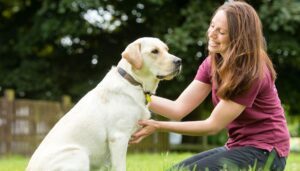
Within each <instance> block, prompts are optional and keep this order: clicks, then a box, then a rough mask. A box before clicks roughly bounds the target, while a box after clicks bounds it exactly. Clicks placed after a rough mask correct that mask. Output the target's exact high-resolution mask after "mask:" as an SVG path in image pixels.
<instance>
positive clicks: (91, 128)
mask: <svg viewBox="0 0 300 171" xmlns="http://www.w3.org/2000/svg"><path fill="white" fill-rule="evenodd" d="M155 49H156V50H157V51H158V53H155V52H156V50H155ZM122 56H123V59H121V61H120V62H119V64H118V65H117V67H121V68H123V69H124V70H125V71H126V72H127V73H129V74H130V75H131V76H132V77H133V78H134V79H135V80H136V81H137V82H139V83H141V85H142V86H134V85H133V84H131V83H130V82H129V81H128V80H126V79H124V78H123V77H122V76H121V75H120V74H119V73H118V72H117V67H113V68H112V69H111V70H110V71H109V72H108V73H107V75H106V76H105V77H104V78H103V80H102V81H101V82H100V83H99V84H98V85H97V86H96V87H95V88H94V89H92V90H91V91H90V92H88V93H87V94H86V95H85V96H84V97H83V98H82V99H81V100H80V101H79V102H78V103H77V104H76V105H75V106H74V107H73V108H72V109H71V110H70V111H69V112H68V113H66V114H65V115H64V116H63V117H62V118H61V119H60V120H59V121H58V122H57V124H56V125H55V126H54V127H53V128H52V129H51V131H50V132H49V133H48V135H47V136H46V137H45V138H44V140H43V141H42V142H41V144H40V145H39V147H38V148H37V149H36V151H35V152H34V154H33V155H32V157H31V159H30V161H29V164H28V167H27V169H26V171H89V170H115V171H125V170H126V153H127V147H128V141H129V139H130V137H131V135H132V134H133V133H134V132H135V131H136V130H137V129H138V128H139V127H138V125H137V122H138V120H140V119H147V118H150V112H149V111H148V109H147V107H146V104H145V96H144V92H151V93H155V90H156V88H157V86H158V83H159V81H160V80H161V79H171V78H172V77H174V76H175V75H176V74H177V73H178V72H179V70H180V67H181V66H180V65H178V63H180V59H179V58H177V57H175V56H173V55H171V54H169V53H168V48H167V46H166V45H165V44H164V43H163V42H161V41H160V40H159V39H156V38H149V37H147V38H141V39H138V40H136V41H135V42H133V43H131V44H130V45H128V47H127V48H126V49H125V51H124V52H123V53H122ZM176 63H177V64H176Z"/></svg>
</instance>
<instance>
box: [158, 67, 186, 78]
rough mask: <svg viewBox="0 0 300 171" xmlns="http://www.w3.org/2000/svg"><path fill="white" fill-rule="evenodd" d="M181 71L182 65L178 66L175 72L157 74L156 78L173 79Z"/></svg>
mask: <svg viewBox="0 0 300 171" xmlns="http://www.w3.org/2000/svg"><path fill="white" fill-rule="evenodd" d="M180 71H181V67H178V68H177V69H176V70H174V71H173V72H171V73H170V74H166V75H157V76H156V78H158V79H160V80H171V79H172V78H174V77H175V76H176V75H178V74H179V73H180Z"/></svg>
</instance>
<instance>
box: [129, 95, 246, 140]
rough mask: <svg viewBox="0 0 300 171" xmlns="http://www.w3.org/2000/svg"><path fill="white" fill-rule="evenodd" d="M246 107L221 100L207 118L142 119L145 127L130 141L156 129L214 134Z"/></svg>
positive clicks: (189, 133)
mask: <svg viewBox="0 0 300 171" xmlns="http://www.w3.org/2000/svg"><path fill="white" fill-rule="evenodd" d="M244 109H245V106H243V105H241V104H238V103H236V102H233V101H230V100H220V102H219V103H218V104H217V105H216V107H215V108H214V110H213V111H212V113H211V115H210V116H209V117H208V118H207V119H206V120H201V121H186V122H170V121H155V120H142V121H140V122H139V124H140V125H141V126H143V127H144V128H143V129H141V130H140V131H138V132H137V133H135V134H134V135H133V136H132V139H131V141H130V143H132V144H134V143H139V142H140V141H141V140H142V139H143V138H144V137H146V136H148V135H150V134H151V133H153V132H154V131H155V130H158V131H163V132H176V133H180V134H184V135H193V136H196V135H197V136H198V135H213V134H216V133H218V132H219V131H220V130H222V129H223V128H225V127H226V126H227V125H228V124H229V123H230V122H232V121H233V120H234V119H235V118H237V117H238V116H239V115H240V114H241V113H242V112H243V110H244Z"/></svg>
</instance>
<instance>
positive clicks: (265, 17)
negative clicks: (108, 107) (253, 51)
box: [0, 0, 300, 115]
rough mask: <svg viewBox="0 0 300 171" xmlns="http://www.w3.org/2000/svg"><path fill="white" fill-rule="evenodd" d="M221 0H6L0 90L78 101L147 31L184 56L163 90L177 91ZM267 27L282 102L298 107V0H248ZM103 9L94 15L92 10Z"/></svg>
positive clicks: (202, 50)
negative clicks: (177, 72)
mask: <svg viewBox="0 0 300 171" xmlns="http://www.w3.org/2000/svg"><path fill="white" fill-rule="evenodd" d="M222 3H224V0H222V1H208V0H207V1H192V0H188V1H172V0H145V1H142V2H141V1H138V0H132V1H107V0H61V1H52V0H43V1H37V0H25V1H21V0H1V1H0V12H1V13H0V60H1V62H0V91H2V90H4V89H5V88H14V89H16V91H17V96H19V97H25V98H36V99H56V100H57V99H59V98H60V96H61V95H62V94H69V95H71V96H72V97H73V98H74V99H75V101H76V100H78V99H79V98H80V97H81V96H82V95H83V94H84V93H86V92H87V91H88V90H89V89H91V88H93V87H94V86H95V85H96V84H97V83H98V82H99V81H100V80H101V79H102V77H103V76H104V74H105V73H106V72H107V71H108V70H109V69H110V67H111V66H112V65H116V64H117V61H118V60H119V59H120V54H121V52H122V50H123V49H124V48H125V46H126V45H127V44H128V43H129V42H131V41H133V40H134V39H136V38H138V37H142V36H155V37H159V38H161V39H162V40H164V41H165V42H166V43H167V44H168V45H169V47H170V51H171V52H172V53H174V54H176V55H177V56H179V57H181V58H182V59H183V70H182V73H181V75H180V76H179V77H177V78H176V79H175V80H173V81H171V82H163V83H162V84H161V86H160V88H159V90H158V94H159V95H161V96H166V97H169V98H176V97H177V96H178V95H179V94H180V92H182V91H183V89H184V88H185V87H186V86H187V85H188V84H189V83H190V82H191V81H192V80H193V78H194V76H195V73H196V71H197V68H198V66H199V64H200V63H201V61H203V59H204V58H205V57H206V56H207V51H206V31H207V28H208V25H209V22H210V19H211V18H212V15H213V13H214V11H215V10H216V8H217V7H218V6H220V5H221V4H222ZM249 3H250V4H252V5H253V6H254V8H255V9H256V10H257V11H258V13H259V15H260V17H261V19H262V24H263V26H264V33H265V38H266V40H267V43H268V53H269V54H270V56H271V57H272V59H273V61H274V64H275V67H276V69H277V71H278V80H277V82H276V84H277V87H278V90H279V94H280V97H281V99H282V103H284V104H286V105H287V106H290V111H289V113H290V114H292V115H293V114H299V113H300V109H299V108H298V104H297V103H298V102H299V100H300V93H299V91H298V87H299V84H300V82H299V79H298V78H297V77H298V75H299V74H300V73H299V72H300V70H299V68H300V57H299V53H300V52H299V48H298V47H299V46H300V45H299V42H300V35H299V34H297V33H298V30H297V29H298V28H299V25H300V15H299V14H300V5H299V1H297V0H263V1H249ZM95 14H98V15H99V16H101V17H102V18H101V17H100V18H101V19H99V17H98V19H97V20H95V19H94V20H90V21H88V18H91V16H92V15H95Z"/></svg>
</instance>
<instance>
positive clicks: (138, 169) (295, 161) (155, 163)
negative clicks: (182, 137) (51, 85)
mask: <svg viewBox="0 0 300 171" xmlns="http://www.w3.org/2000/svg"><path fill="white" fill-rule="evenodd" d="M191 155H192V153H161V154H158V153H142V154H129V155H128V158H127V170H128V171H163V170H166V169H167V168H169V167H170V166H172V165H174V164H175V163H177V162H179V161H181V160H183V159H185V158H187V157H189V156H191ZM27 162H28V158H25V157H21V156H12V157H1V158H0V170H1V171H24V170H25V167H26V164H27ZM299 168H300V153H291V154H290V156H289V158H288V161H287V165H286V169H285V171H298V170H299Z"/></svg>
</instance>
